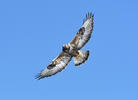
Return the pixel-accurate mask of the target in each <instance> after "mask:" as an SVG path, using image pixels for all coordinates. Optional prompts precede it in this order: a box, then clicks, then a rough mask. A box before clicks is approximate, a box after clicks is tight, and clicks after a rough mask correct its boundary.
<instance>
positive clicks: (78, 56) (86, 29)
mask: <svg viewBox="0 0 138 100" xmlns="http://www.w3.org/2000/svg"><path fill="white" fill-rule="evenodd" d="M93 18H94V14H92V13H88V14H87V15H86V18H85V19H84V21H83V25H82V26H81V28H80V29H79V31H78V32H77V34H76V36H75V37H74V39H73V40H72V41H71V42H70V43H68V44H65V45H63V46H62V53H60V55H59V56H57V57H56V58H55V59H54V60H53V61H52V62H51V63H50V64H49V65H48V66H47V67H46V68H45V69H44V70H42V71H41V72H40V73H39V74H38V75H37V76H36V79H38V80H39V79H42V78H44V77H49V76H52V75H55V74H56V73H58V72H61V71H62V70H63V69H65V67H66V66H67V65H68V63H69V62H70V61H71V59H72V57H73V58H74V64H75V66H78V65H80V64H82V63H84V62H85V61H86V60H87V59H88V57H89V51H81V50H80V49H81V48H82V47H83V46H84V45H85V44H86V43H87V42H88V41H89V39H90V38H91V34H92V30H93Z"/></svg>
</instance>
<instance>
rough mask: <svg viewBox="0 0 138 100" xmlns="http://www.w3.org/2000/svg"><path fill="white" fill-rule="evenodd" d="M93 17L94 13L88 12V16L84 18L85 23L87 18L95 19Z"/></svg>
mask: <svg viewBox="0 0 138 100" xmlns="http://www.w3.org/2000/svg"><path fill="white" fill-rule="evenodd" d="M93 17H94V14H93V13H92V12H88V13H87V14H86V18H84V20H83V24H84V22H85V21H86V20H87V19H90V18H92V19H93Z"/></svg>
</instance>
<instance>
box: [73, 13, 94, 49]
mask: <svg viewBox="0 0 138 100" xmlns="http://www.w3.org/2000/svg"><path fill="white" fill-rule="evenodd" d="M93 17H94V14H92V13H88V14H87V15H86V18H85V19H84V21H83V25H82V27H81V28H80V29H79V31H78V32H77V34H76V36H75V38H74V39H73V40H72V41H71V44H76V45H77V48H78V49H81V48H82V47H83V46H84V45H85V44H86V43H87V42H88V41H89V39H90V38H91V34H92V30H93Z"/></svg>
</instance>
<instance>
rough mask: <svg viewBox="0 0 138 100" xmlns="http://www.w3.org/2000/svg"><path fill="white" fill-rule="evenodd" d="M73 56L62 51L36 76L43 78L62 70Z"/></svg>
mask: <svg viewBox="0 0 138 100" xmlns="http://www.w3.org/2000/svg"><path fill="white" fill-rule="evenodd" d="M71 58H72V57H71V56H70V55H69V54H67V53H64V52H62V53H61V54H60V55H59V56H58V57H57V58H56V59H54V60H53V61H52V63H51V64H49V65H48V67H46V68H45V69H44V70H43V71H42V72H41V73H39V74H38V75H37V76H36V78H37V79H42V78H44V77H49V76H51V75H55V74H56V73H58V72H61V71H62V70H63V69H64V68H65V67H66V66H67V64H68V63H69V62H70V60H71Z"/></svg>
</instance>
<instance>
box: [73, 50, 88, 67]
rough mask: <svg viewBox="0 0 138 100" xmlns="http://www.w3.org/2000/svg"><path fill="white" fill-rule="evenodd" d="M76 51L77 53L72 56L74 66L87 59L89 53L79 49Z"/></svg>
mask: <svg viewBox="0 0 138 100" xmlns="http://www.w3.org/2000/svg"><path fill="white" fill-rule="evenodd" d="M78 52H79V54H78V55H77V56H75V57H73V59H74V64H75V66H79V65H81V64H82V63H84V62H85V61H86V60H87V59H88V57H89V53H90V52H89V51H80V50H78Z"/></svg>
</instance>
